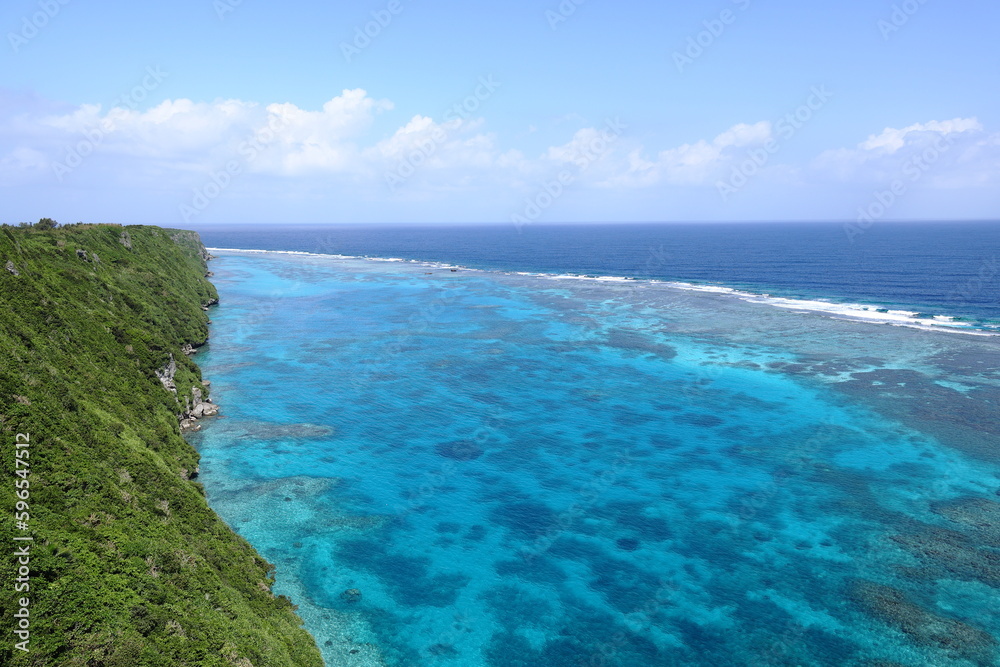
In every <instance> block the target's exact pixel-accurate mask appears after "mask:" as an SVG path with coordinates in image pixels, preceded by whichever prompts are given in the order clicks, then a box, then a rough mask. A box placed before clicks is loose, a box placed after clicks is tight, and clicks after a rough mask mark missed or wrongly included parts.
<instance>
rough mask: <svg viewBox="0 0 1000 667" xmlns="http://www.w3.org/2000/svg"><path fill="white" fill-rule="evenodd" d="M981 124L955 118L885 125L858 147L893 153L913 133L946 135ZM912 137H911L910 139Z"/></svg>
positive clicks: (979, 126) (971, 128) (965, 130)
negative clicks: (885, 126)
mask: <svg viewBox="0 0 1000 667" xmlns="http://www.w3.org/2000/svg"><path fill="white" fill-rule="evenodd" d="M982 129H983V126H982V125H981V124H980V123H979V121H978V120H976V119H975V118H956V119H954V120H946V121H936V120H932V121H931V122H929V123H914V124H913V125H910V126H909V127H904V128H903V129H901V130H897V129H895V128H892V127H887V128H885V129H884V130H882V133H881V134H878V135H874V134H873V135H871V136H870V137H868V139H867V140H866V141H863V142H861V143H860V144H858V148H859V149H862V150H864V151H872V152H875V153H882V152H884V153H890V154H891V153H895V152H896V151H898V150H899V149H901V148H903V147H904V146H906V144H907V137H908V136H909V135H913V134H921V133H923V134H932V135H937V136H947V135H950V134H955V133H957V132H968V131H973V130H982ZM912 139H913V138H911V140H912Z"/></svg>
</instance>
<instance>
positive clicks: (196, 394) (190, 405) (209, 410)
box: [180, 382, 219, 432]
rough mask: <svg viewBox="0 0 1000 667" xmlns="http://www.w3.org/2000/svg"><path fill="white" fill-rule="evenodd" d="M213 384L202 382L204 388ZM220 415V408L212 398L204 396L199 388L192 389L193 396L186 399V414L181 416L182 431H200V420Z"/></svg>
mask: <svg viewBox="0 0 1000 667" xmlns="http://www.w3.org/2000/svg"><path fill="white" fill-rule="evenodd" d="M209 385H211V382H208V383H207V384H206V382H202V386H203V387H206V388H207V387H208V386H209ZM217 414H219V406H218V405H216V404H215V403H213V402H212V399H211V398H208V397H207V396H204V392H203V391H202V390H201V389H199V388H198V387H192V388H191V396H190V398H189V397H185V398H184V412H183V414H181V417H180V421H181V431H186V432H192V431H200V430H201V424H199V423H198V420H199V419H203V418H204V417H214V416H216V415H217Z"/></svg>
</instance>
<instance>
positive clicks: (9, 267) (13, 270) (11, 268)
mask: <svg viewBox="0 0 1000 667" xmlns="http://www.w3.org/2000/svg"><path fill="white" fill-rule="evenodd" d="M4 268H5V269H7V270H8V271H10V272H11V273H13V274H14V275H15V276H19V275H21V272H20V271H18V270H17V267H16V266H14V262H12V261H10V260H7V265H6V266H5V267H4Z"/></svg>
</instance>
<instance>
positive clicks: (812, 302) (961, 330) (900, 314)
mask: <svg viewBox="0 0 1000 667" xmlns="http://www.w3.org/2000/svg"><path fill="white" fill-rule="evenodd" d="M206 249H207V250H209V251H211V252H226V253H238V254H239V253H242V254H260V255H269V254H270V255H292V256H300V257H317V258H329V259H336V260H360V261H369V262H382V263H402V264H412V265H415V266H420V267H425V268H437V269H448V270H450V271H454V272H457V271H468V272H476V273H494V274H499V275H516V276H525V277H535V278H543V279H548V280H580V281H592V282H600V283H622V284H633V285H639V286H644V287H666V288H669V289H675V290H682V291H690V292H701V293H704V294H714V295H718V296H729V297H735V298H738V299H740V300H741V301H744V302H746V303H757V304H762V305H767V306H771V307H774V308H782V309H785V310H792V311H798V312H805V313H813V314H818V315H821V316H826V317H830V318H831V319H837V320H844V321H852V322H865V323H869V324H884V325H889V326H897V327H906V328H910V329H916V330H918V331H932V332H936V333H938V332H944V333H957V334H962V335H965V336H978V337H986V338H993V337H997V336H1000V324H997V325H988V326H986V327H983V326H976V325H974V324H972V323H967V322H965V321H964V320H960V319H958V318H957V317H955V316H951V315H936V314H932V313H925V312H923V311H920V310H904V309H902V308H900V307H889V306H880V305H877V304H864V303H855V302H847V301H845V302H842V303H837V302H834V301H827V300H824V299H823V298H821V297H816V298H794V297H784V296H776V295H773V294H771V293H768V292H763V291H762V292H753V291H749V290H744V289H739V288H736V287H728V286H726V285H719V284H711V283H692V282H684V281H675V280H660V279H655V278H632V277H625V276H600V275H590V274H572V273H546V272H539V271H504V270H502V269H477V268H472V267H468V266H463V265H460V264H449V263H446V262H435V261H429V260H420V259H405V258H400V257H366V256H359V255H338V254H328V253H314V252H306V251H300V250H259V249H251V248H215V247H212V248H206ZM921 315H925V316H924V317H918V316H921Z"/></svg>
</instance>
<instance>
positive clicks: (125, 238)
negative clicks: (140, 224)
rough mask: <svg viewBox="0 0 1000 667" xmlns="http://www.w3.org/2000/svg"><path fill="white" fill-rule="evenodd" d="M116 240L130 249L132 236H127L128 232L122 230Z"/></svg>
mask: <svg viewBox="0 0 1000 667" xmlns="http://www.w3.org/2000/svg"><path fill="white" fill-rule="evenodd" d="M118 242H119V243H121V244H122V245H123V246H125V247H126V248H128V249H129V250H131V249H132V237H131V236H129V233H128V232H122V235H121V236H119V237H118Z"/></svg>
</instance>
